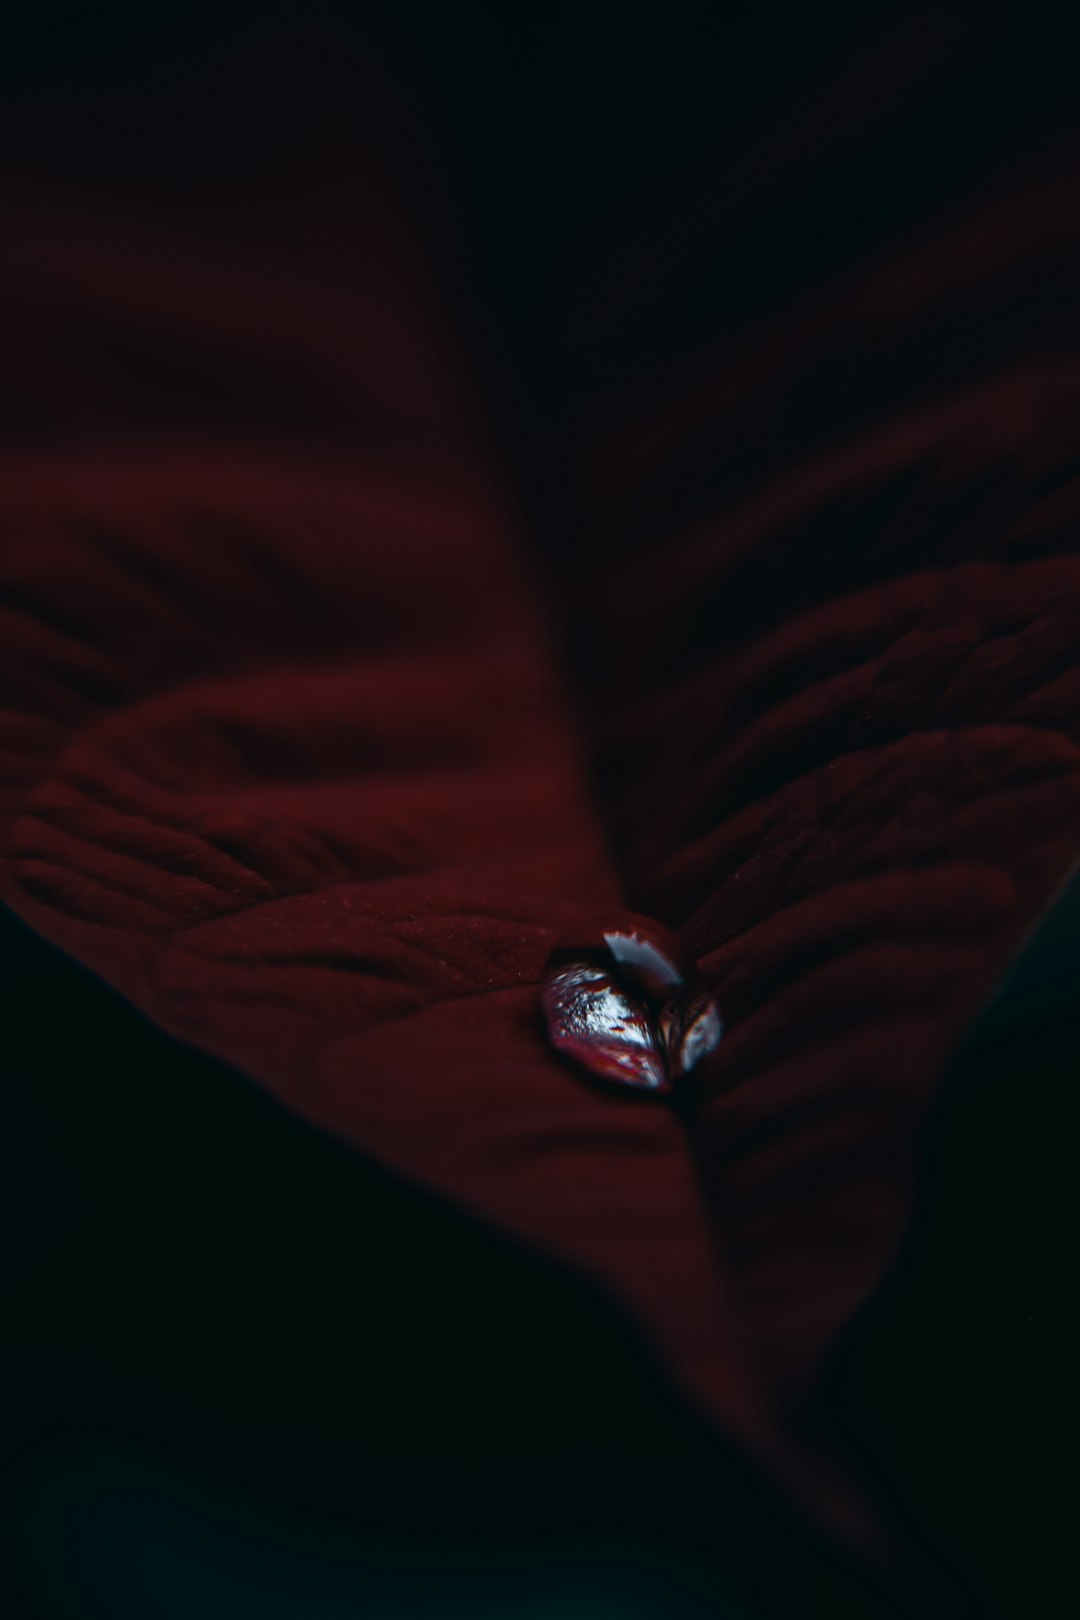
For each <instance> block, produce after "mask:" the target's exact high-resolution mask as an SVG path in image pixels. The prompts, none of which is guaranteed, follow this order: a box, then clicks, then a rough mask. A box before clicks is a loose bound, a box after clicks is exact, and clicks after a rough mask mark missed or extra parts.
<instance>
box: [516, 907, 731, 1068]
mask: <svg viewBox="0 0 1080 1620" xmlns="http://www.w3.org/2000/svg"><path fill="white" fill-rule="evenodd" d="M542 1001H543V1008H544V1016H545V1018H546V1019H547V1027H548V1034H549V1036H550V1039H551V1044H552V1045H553V1046H554V1047H555V1049H556V1051H558V1052H560V1053H562V1055H563V1056H564V1057H567V1058H569V1059H570V1061H571V1062H573V1063H575V1064H577V1066H578V1067H579V1068H582V1069H584V1070H586V1071H587V1072H588V1073H589V1074H591V1075H594V1076H595V1077H596V1078H598V1079H601V1080H606V1081H609V1082H612V1083H614V1084H616V1085H621V1086H629V1087H631V1088H633V1089H635V1090H639V1091H650V1092H656V1093H663V1092H668V1091H670V1090H671V1089H672V1087H673V1085H674V1084H675V1082H676V1081H678V1080H680V1079H682V1077H683V1076H685V1075H687V1074H689V1073H690V1071H691V1069H693V1068H694V1067H695V1065H696V1064H697V1063H699V1062H700V1061H701V1060H702V1058H704V1057H706V1056H707V1055H708V1054H709V1053H710V1052H712V1051H713V1050H714V1049H715V1048H716V1046H717V1044H718V1043H719V1040H720V1036H721V1034H722V1032H723V1025H722V1023H721V1020H720V1013H719V1010H718V1009H717V1006H716V1002H715V1001H714V1000H713V998H712V996H711V995H710V994H709V993H708V991H707V990H706V989H705V988H704V986H703V985H702V984H701V983H700V982H699V980H698V979H697V976H696V975H695V974H694V973H692V972H691V971H689V970H687V969H686V968H684V967H681V966H680V965H679V962H678V958H677V955H676V952H675V947H674V943H673V942H672V940H671V939H670V938H669V936H668V935H667V934H666V933H665V931H664V930H663V929H661V928H660V926H659V924H654V923H650V922H645V921H644V920H642V921H641V922H640V923H639V922H638V921H637V920H636V919H635V920H634V921H632V922H626V923H623V924H621V925H619V926H604V925H600V926H599V927H597V928H595V929H586V930H585V931H584V933H583V934H582V935H581V936H579V937H577V938H575V939H574V940H573V941H564V942H563V943H562V944H561V945H560V946H558V947H557V949H556V950H555V951H553V952H552V954H551V958H550V959H549V962H548V969H547V974H546V977H545V980H544V987H543V991H542Z"/></svg>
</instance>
